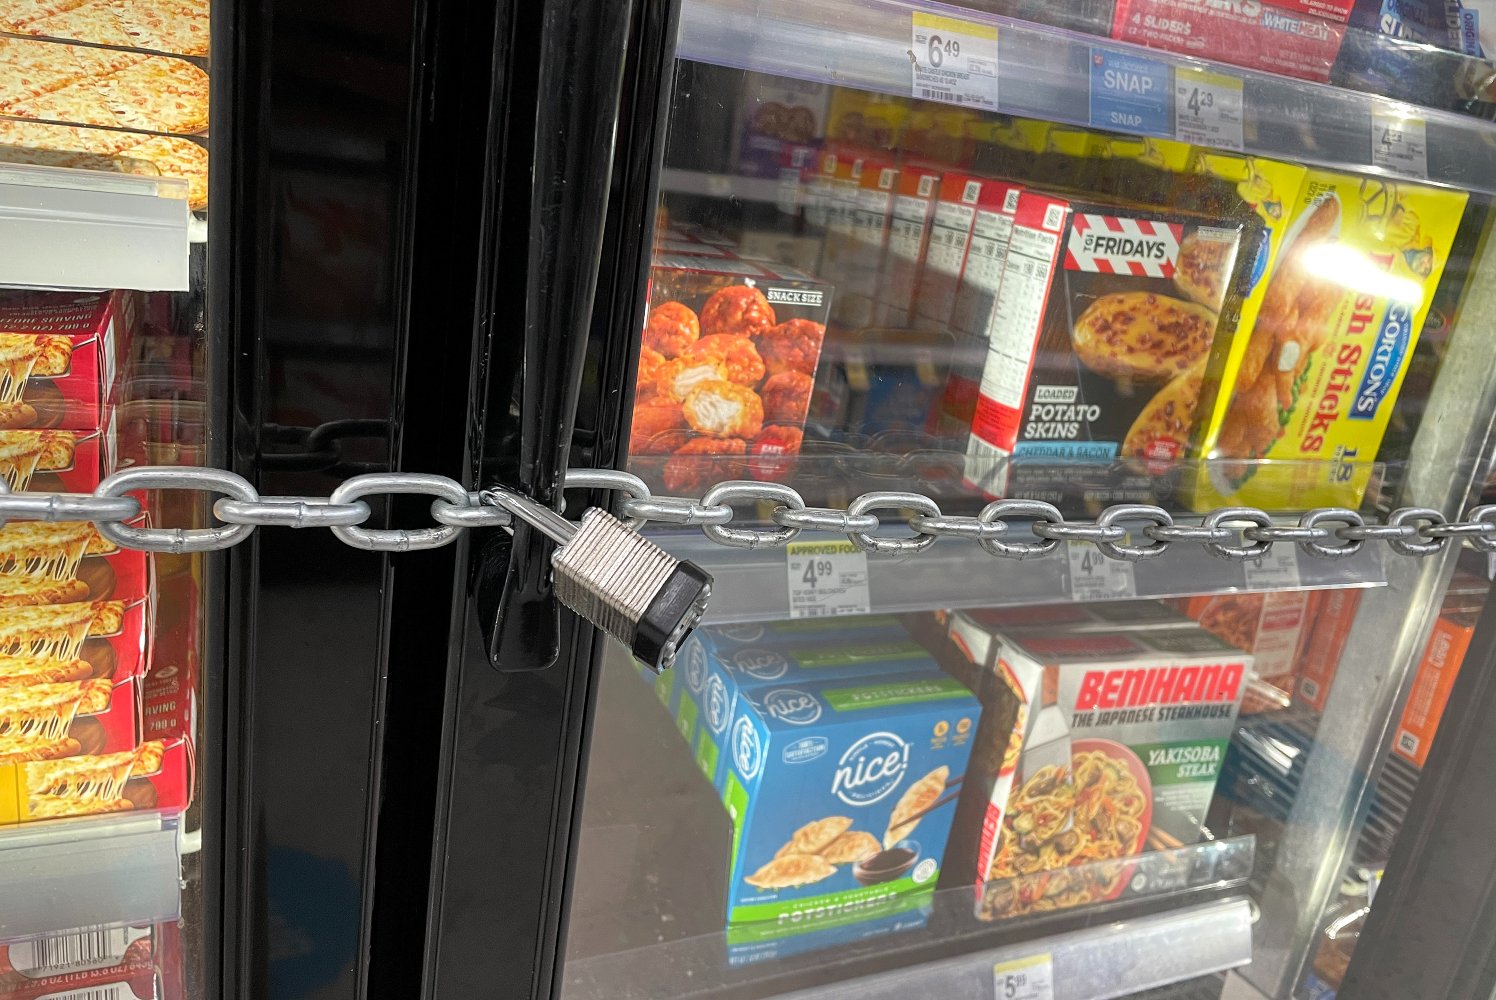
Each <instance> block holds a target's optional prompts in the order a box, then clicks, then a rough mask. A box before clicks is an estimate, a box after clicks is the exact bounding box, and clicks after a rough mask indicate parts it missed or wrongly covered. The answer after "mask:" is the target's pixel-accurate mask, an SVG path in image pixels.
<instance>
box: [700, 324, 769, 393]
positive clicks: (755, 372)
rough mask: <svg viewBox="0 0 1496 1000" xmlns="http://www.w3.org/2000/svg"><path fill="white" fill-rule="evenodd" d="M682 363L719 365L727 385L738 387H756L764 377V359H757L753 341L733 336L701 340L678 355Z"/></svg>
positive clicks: (711, 336) (719, 336) (737, 335)
mask: <svg viewBox="0 0 1496 1000" xmlns="http://www.w3.org/2000/svg"><path fill="white" fill-rule="evenodd" d="M681 360H683V361H685V362H687V363H688V364H689V363H690V362H693V361H718V362H721V364H722V367H723V369H724V370H725V371H726V373H727V380H728V381H729V382H736V383H738V385H757V384H758V381H759V379H761V378H763V377H764V359H763V358H761V357H759V356H758V349H757V348H755V347H754V346H753V341H752V340H749V339H748V338H747V337H744V336H740V335H739V334H735V333H714V334H711V335H710V336H706V337H702V338H701V339H700V340H698V341H697V342H696V343H694V344H692V345H691V346H690V347H688V348H686V350H685V351H683V352H681Z"/></svg>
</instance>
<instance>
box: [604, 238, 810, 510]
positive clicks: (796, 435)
mask: <svg viewBox="0 0 1496 1000" xmlns="http://www.w3.org/2000/svg"><path fill="white" fill-rule="evenodd" d="M831 299H832V293H831V288H830V286H828V285H826V284H824V283H823V282H820V281H817V280H816V279H814V278H812V277H810V276H809V275H806V274H803V273H801V272H798V271H795V270H794V269H792V268H786V267H783V266H781V265H777V264H770V263H766V262H762V261H747V260H722V259H706V258H695V257H688V256H682V255H678V254H662V255H657V256H656V257H655V264H654V269H653V271H652V273H651V280H650V295H649V303H650V311H649V316H648V320H647V322H646V324H645V328H644V333H643V346H642V347H641V348H640V357H639V368H638V373H637V377H636V384H635V392H634V414H633V430H632V432H631V435H630V442H629V464H628V469H629V471H630V472H633V473H635V474H636V475H639V476H640V477H642V478H643V479H644V480H645V482H647V483H649V485H650V487H651V488H652V489H655V490H657V491H663V492H666V493H672V494H679V493H689V494H693V495H699V494H700V493H701V492H702V491H704V490H705V489H707V488H708V487H709V486H712V485H714V484H716V483H718V482H722V481H724V480H728V479H767V480H773V481H784V480H787V479H790V478H791V477H792V475H793V473H794V470H795V463H796V460H797V459H798V457H799V454H800V444H801V442H802V440H803V438H804V434H805V417H806V414H807V412H808V411H809V408H810V397H811V390H812V388H813V387H814V385H815V374H816V368H817V366H818V364H819V362H820V357H821V344H822V341H823V340H824V338H825V334H826V320H827V317H828V315H829V313H830V309H831Z"/></svg>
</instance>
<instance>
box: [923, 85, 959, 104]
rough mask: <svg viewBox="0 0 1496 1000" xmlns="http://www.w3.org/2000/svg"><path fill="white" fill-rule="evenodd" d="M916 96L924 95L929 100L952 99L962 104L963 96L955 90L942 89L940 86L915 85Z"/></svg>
mask: <svg viewBox="0 0 1496 1000" xmlns="http://www.w3.org/2000/svg"><path fill="white" fill-rule="evenodd" d="M914 89H915V91H916V93H915V95H914V96H915V97H922V98H924V99H925V100H927V101H950V102H952V103H953V104H960V103H961V97H960V95H959V94H957V93H956V92H955V91H953V90H941V89H940V88H938V87H915V88H914Z"/></svg>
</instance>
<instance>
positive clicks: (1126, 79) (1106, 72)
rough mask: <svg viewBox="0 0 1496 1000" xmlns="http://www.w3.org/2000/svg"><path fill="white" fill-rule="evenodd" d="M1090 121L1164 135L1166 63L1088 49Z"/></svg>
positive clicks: (1167, 76) (1133, 130)
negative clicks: (1089, 52)
mask: <svg viewBox="0 0 1496 1000" xmlns="http://www.w3.org/2000/svg"><path fill="white" fill-rule="evenodd" d="M1091 124H1092V125H1095V126H1097V127H1098V128H1110V129H1119V130H1121V131H1123V132H1133V133H1137V134H1142V135H1158V136H1168V135H1170V134H1172V133H1170V131H1169V67H1168V66H1167V65H1166V64H1165V63H1161V62H1159V61H1158V60H1157V59H1148V58H1145V57H1143V56H1137V55H1133V54H1132V53H1130V52H1117V51H1114V50H1112V49H1092V50H1091Z"/></svg>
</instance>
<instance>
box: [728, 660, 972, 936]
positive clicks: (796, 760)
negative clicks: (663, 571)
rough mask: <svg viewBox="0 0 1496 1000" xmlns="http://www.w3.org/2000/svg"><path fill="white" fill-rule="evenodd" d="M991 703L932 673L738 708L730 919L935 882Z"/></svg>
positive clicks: (811, 688)
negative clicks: (982, 704)
mask: <svg viewBox="0 0 1496 1000" xmlns="http://www.w3.org/2000/svg"><path fill="white" fill-rule="evenodd" d="M978 711H979V706H978V703H977V700H976V698H975V697H973V695H972V694H971V692H970V691H968V690H967V689H966V687H965V686H964V685H962V684H961V683H960V682H959V681H957V680H955V679H953V678H950V677H945V676H942V675H940V674H930V673H921V674H914V675H901V676H894V677H880V678H870V679H864V680H850V679H849V680H831V681H819V682H804V683H789V684H780V685H771V686H767V687H763V688H757V689H754V690H753V691H751V692H749V693H748V696H746V697H740V698H739V699H738V703H737V707H736V710H735V712H734V717H733V721H732V728H731V730H730V733H729V737H728V742H727V747H728V751H729V769H728V773H727V778H726V791H725V794H724V796H723V801H724V803H725V805H726V807H727V811H728V814H729V816H731V817H732V821H733V845H734V846H733V862H732V875H731V881H730V886H731V888H730V890H729V894H728V921H729V923H731V924H740V923H759V922H765V921H768V922H781V921H784V920H786V919H791V920H792V919H794V916H795V914H797V913H806V912H812V911H818V910H822V909H825V908H838V907H840V908H846V907H856V906H860V905H863V904H865V903H866V902H867V901H869V900H873V899H889V898H893V897H895V896H902V895H905V894H912V893H923V892H926V891H928V890H929V888H931V887H933V886H934V885H935V884H936V881H937V879H938V878H939V876H940V869H941V863H942V860H943V857H944V854H945V849H946V839H947V837H948V836H949V835H950V832H951V821H952V817H953V816H954V814H955V808H956V795H957V791H956V789H955V786H956V785H957V784H958V783H959V782H960V781H962V780H963V778H964V776H965V773H966V768H967V759H968V756H969V754H970V751H971V739H972V736H973V735H974V730H975V727H976V723H977V715H978Z"/></svg>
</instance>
